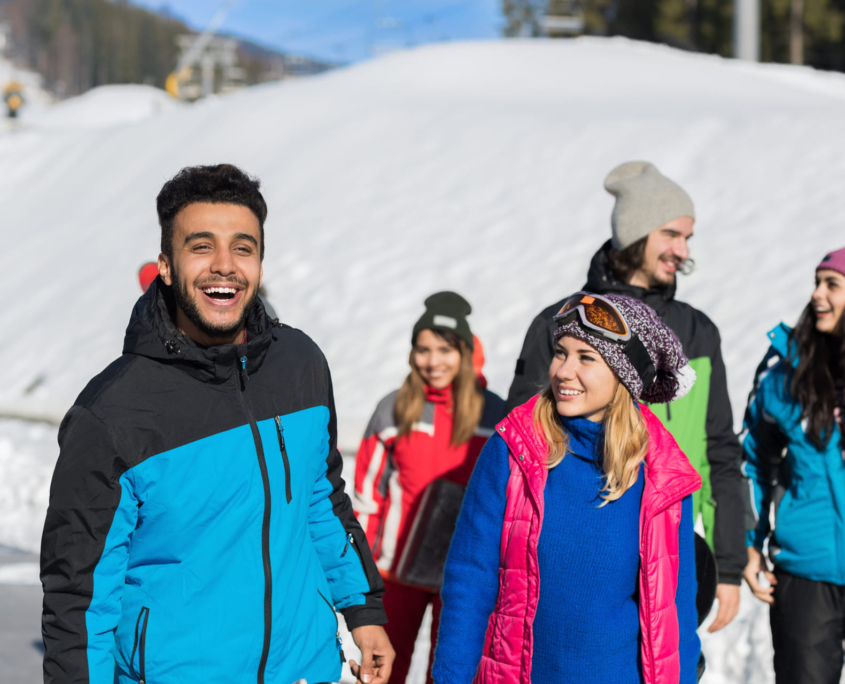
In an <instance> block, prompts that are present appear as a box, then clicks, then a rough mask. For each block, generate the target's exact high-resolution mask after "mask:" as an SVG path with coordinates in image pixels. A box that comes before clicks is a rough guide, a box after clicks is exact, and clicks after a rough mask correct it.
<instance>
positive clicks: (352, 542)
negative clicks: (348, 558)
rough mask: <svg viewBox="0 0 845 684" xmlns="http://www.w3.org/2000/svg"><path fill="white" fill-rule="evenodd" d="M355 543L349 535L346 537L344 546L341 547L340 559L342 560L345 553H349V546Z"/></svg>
mask: <svg viewBox="0 0 845 684" xmlns="http://www.w3.org/2000/svg"><path fill="white" fill-rule="evenodd" d="M354 543H355V538H354V537H353V536H352V534H351V533H350V534H349V536H347V537H346V544H345V545H344V547H343V553H342V554H340V557H341V558H343V557H344V556H345V555H346V552H347V551H349V545H350V544H354Z"/></svg>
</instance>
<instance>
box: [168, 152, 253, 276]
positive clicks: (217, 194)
mask: <svg viewBox="0 0 845 684" xmlns="http://www.w3.org/2000/svg"><path fill="white" fill-rule="evenodd" d="M260 187H261V181H259V180H258V179H257V178H251V177H250V176H248V175H247V174H245V173H244V172H243V171H241V170H240V169H239V168H238V167H237V166H233V165H232V164H217V165H216V166H188V167H186V168H184V169H182V170H181V171H180V172H179V173H177V174H176V175H175V176H173V178H171V179H170V180H169V181H167V182H166V183H165V184H164V186H163V187H162V188H161V192H159V193H158V197H156V210H157V211H158V223H159V225H160V226H161V251H162V253H163V254H164V255H165V256H167V258H168V259H172V258H173V222H174V221H175V220H176V216H177V214H178V213H179V212H180V211H182V209H184V208H185V207H187V206H188V205H189V204H194V203H195V202H205V203H210V204H239V205H240V206H242V207H246V208H247V209H249V210H250V211H252V213H253V214H255V218H257V219H258V225H259V226H260V228H261V247H260V254H261V259H262V260H263V259H264V221H265V220H266V219H267V203H266V202H265V201H264V197H262V195H261V193H260V192H259V188H260Z"/></svg>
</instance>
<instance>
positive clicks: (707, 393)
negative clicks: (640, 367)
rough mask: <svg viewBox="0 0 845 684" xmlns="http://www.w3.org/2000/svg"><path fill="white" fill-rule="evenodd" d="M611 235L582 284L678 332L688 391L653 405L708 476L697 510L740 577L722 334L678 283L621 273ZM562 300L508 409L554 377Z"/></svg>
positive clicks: (518, 378)
mask: <svg viewBox="0 0 845 684" xmlns="http://www.w3.org/2000/svg"><path fill="white" fill-rule="evenodd" d="M609 250H610V241H609V240H608V241H607V242H606V243H605V244H604V245H603V246H602V248H601V249H600V250H599V251H598V252H597V253H596V254H595V256H594V257H593V260H592V262H591V263H590V271H589V273H588V275H587V283H586V284H585V285H584V287H583V289H584V290H586V291H587V292H595V293H597V294H619V295H625V296H627V297H633V298H635V299H638V300H640V301H642V302H645V303H646V304H648V305H649V306H650V307H651V308H652V309H654V310H655V311H656V312H657V314H658V315H659V316H660V318H661V320H662V321H663V322H664V323H666V325H668V326H669V327H670V328H671V329H672V330H673V331H674V332H675V334H676V335H677V336H678V338H679V339H680V341H681V344H682V345H683V348H684V353H685V354H686V355H687V358H689V360H690V365H691V366H692V367H693V368H694V369H695V372H696V376H697V381H696V383H695V386H694V387H693V388H692V390H691V391H690V393H689V394H687V395H686V396H685V397H683V398H681V399H679V400H678V401H676V402H673V403H672V404H665V405H658V406H651V407H650V408H651V409H652V411H654V413H655V414H656V415H657V416H658V417H659V418H660V419H661V420H662V421H663V423H664V425H665V426H666V428H667V429H668V430H669V431H670V432H671V433H672V435H673V436H674V437H675V439H676V440H677V442H678V445H679V446H680V447H681V449H682V450H683V451H684V453H685V454H686V455H687V457H688V458H689V460H690V462H691V463H692V465H693V466H694V467H695V469H696V470H697V471H698V472H699V474H700V475H701V476H702V481H703V485H702V488H701V489H700V490H699V491H698V492H696V493H695V495H694V500H693V503H694V506H695V517H696V518H698V514H699V513H700V514H701V516H702V521H703V523H704V529H705V533H706V536H707V541H708V542H709V544H710V546H711V548H712V549H713V550H714V552H715V555H716V561H717V563H718V565H719V581H720V582H723V583H726V584H739V581H740V577H741V576H742V571H743V568H744V567H745V564H746V561H747V551H746V549H745V518H744V511H745V508H744V500H743V489H742V474H741V472H740V462H741V457H742V450H741V448H740V446H739V441H738V440H737V437H736V434H735V433H734V431H733V414H732V413H731V402H730V398H729V397H728V387H727V378H726V376H725V364H724V362H723V361H722V351H721V339H720V337H719V330H718V328H717V327H716V326H715V324H714V323H713V322H712V321H711V320H710V319H709V318H707V316H705V315H704V314H703V313H702V312H701V311H698V310H697V309H695V308H693V307H692V306H690V305H689V304H685V303H683V302H679V301H678V300H676V299H675V286H674V285H673V286H666V287H656V288H651V289H648V290H646V289H644V288H641V287H635V286H632V285H627V284H626V283H623V282H622V281H620V280H618V279H617V278H616V277H615V276H614V275H613V273H612V272H611V270H610V268H609V267H608V261H607V253H608V251H609ZM561 306H563V300H561V301H560V302H557V303H556V304H553V305H552V306H550V307H548V308H547V309H544V310H543V311H542V312H541V313H540V315H538V316H537V317H536V318H535V319H534V320H533V321H532V323H531V327H530V328H529V329H528V333H527V334H526V336H525V342H524V344H523V346H522V353H521V354H520V357H519V360H518V361H517V363H516V372H515V375H514V379H513V383H512V384H511V388H510V392H509V393H508V401H507V411H510V410H511V409H513V408H515V407H516V406H519V405H520V404H523V403H525V402H526V401H528V400H529V399H530V398H531V397H532V396H533V395H535V394H536V393H537V392H538V391H539V390H540V389H541V388H542V387H544V386H545V385H546V384H547V383H548V381H549V376H548V373H549V365H550V364H551V362H552V357H553V356H554V341H553V335H554V331H555V325H554V321H553V320H552V317H553V316H554V315H555V314H556V313H557V312H558V311H559V310H560V307H561Z"/></svg>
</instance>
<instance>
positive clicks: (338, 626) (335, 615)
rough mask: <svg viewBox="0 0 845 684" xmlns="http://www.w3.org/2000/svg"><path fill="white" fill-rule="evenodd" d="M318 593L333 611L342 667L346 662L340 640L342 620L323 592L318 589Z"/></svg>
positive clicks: (341, 640)
mask: <svg viewBox="0 0 845 684" xmlns="http://www.w3.org/2000/svg"><path fill="white" fill-rule="evenodd" d="M317 593H318V594H320V598H321V599H323V600H324V601H325V602H326V605H327V606H328V607H329V608H330V609H331V611H332V615H334V620H335V624H337V631H336V632H335V633H334V635H335V639H337V652H338V653H339V654H340V663H341V665H342V664H343V663H345V662H346V656H345V655H344V654H343V639H341V638H340V620H339V619H338V617H337V612H336V611H335V609H334V606H333V605H332V604H331V603H329V600H328V599H327V598H326V597H325V596H323V594H322V592H321V591H320V590H319V589H317Z"/></svg>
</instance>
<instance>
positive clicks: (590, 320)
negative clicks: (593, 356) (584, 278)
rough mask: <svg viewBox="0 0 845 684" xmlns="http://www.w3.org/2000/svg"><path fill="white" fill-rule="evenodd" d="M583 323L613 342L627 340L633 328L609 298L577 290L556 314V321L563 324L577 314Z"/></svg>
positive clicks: (590, 329)
mask: <svg viewBox="0 0 845 684" xmlns="http://www.w3.org/2000/svg"><path fill="white" fill-rule="evenodd" d="M576 315H577V316H578V318H580V319H581V325H582V326H584V327H585V328H587V329H588V330H589V331H591V332H594V333H597V334H598V335H599V336H601V337H604V338H605V339H607V340H610V341H611V342H627V341H628V340H630V339H631V329H630V328H629V327H628V323H627V322H626V321H625V317H624V316H623V315H622V312H621V311H619V309H617V308H616V306H615V305H614V304H613V302H611V301H610V300H609V299H605V298H604V297H602V296H601V295H595V294H589V293H588V292H576V293H575V294H574V295H572V296H571V297H570V298H569V299H567V300H566V301H565V302H564V303H563V306H562V307H561V308H560V311H558V312H557V314H556V315H555V318H554V320H555V323H557V324H558V325H563V324H564V323H568V322H569V321H570V320H571V319H572V318H574V317H575V316H576Z"/></svg>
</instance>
